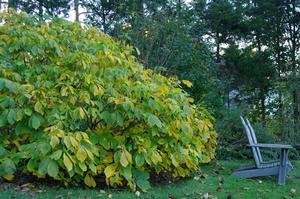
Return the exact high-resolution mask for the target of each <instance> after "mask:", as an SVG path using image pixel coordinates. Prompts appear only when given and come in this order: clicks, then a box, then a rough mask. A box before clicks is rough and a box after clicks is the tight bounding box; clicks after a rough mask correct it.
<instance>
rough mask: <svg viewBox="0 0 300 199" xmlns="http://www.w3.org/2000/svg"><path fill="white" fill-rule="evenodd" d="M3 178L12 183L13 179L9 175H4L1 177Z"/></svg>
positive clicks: (12, 176)
mask: <svg viewBox="0 0 300 199" xmlns="http://www.w3.org/2000/svg"><path fill="white" fill-rule="evenodd" d="M3 178H5V179H6V180H8V181H12V180H13V178H14V175H10V174H7V173H5V174H4V175H3Z"/></svg>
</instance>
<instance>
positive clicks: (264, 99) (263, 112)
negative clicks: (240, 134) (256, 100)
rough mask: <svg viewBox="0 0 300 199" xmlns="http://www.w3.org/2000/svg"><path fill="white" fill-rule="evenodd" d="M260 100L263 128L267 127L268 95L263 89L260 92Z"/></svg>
mask: <svg viewBox="0 0 300 199" xmlns="http://www.w3.org/2000/svg"><path fill="white" fill-rule="evenodd" d="M260 100H261V126H262V128H263V129H265V128H266V104H265V103H266V102H265V101H266V97H265V93H264V92H263V91H261V94H260Z"/></svg>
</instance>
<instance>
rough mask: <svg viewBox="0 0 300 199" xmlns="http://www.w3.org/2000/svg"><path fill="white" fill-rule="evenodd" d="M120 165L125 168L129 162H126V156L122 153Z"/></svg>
mask: <svg viewBox="0 0 300 199" xmlns="http://www.w3.org/2000/svg"><path fill="white" fill-rule="evenodd" d="M120 163H121V165H122V166H123V167H127V165H128V164H129V161H128V160H127V157H126V154H125V152H124V151H123V152H122V154H121V158H120Z"/></svg>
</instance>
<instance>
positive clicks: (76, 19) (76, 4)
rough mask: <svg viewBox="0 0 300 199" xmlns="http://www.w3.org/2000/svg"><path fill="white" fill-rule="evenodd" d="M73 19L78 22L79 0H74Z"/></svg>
mask: <svg viewBox="0 0 300 199" xmlns="http://www.w3.org/2000/svg"><path fill="white" fill-rule="evenodd" d="M74 10H75V21H76V22H79V0H74Z"/></svg>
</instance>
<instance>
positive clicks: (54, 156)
mask: <svg viewBox="0 0 300 199" xmlns="http://www.w3.org/2000/svg"><path fill="white" fill-rule="evenodd" d="M61 155H62V150H57V151H55V152H54V153H52V154H51V156H50V158H51V159H53V160H59V159H60V157H61Z"/></svg>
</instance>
